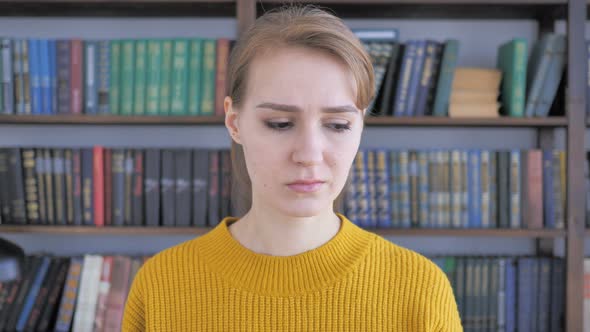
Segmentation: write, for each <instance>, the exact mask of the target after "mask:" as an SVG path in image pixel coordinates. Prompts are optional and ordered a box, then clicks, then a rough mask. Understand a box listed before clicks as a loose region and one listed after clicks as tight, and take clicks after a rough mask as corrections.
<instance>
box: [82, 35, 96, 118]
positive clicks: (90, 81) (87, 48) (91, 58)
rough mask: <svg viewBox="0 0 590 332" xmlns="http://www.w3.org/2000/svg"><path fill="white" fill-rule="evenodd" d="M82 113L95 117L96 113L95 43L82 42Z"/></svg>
mask: <svg viewBox="0 0 590 332" xmlns="http://www.w3.org/2000/svg"><path fill="white" fill-rule="evenodd" d="M83 43H84V65H83V66H84V96H85V98H84V113H85V114H93V115H96V114H97V113H98V101H97V99H98V89H97V87H96V81H97V72H96V69H97V63H98V61H97V53H98V50H97V48H98V44H97V42H95V41H84V42H83Z"/></svg>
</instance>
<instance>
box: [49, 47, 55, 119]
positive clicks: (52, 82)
mask: <svg viewBox="0 0 590 332" xmlns="http://www.w3.org/2000/svg"><path fill="white" fill-rule="evenodd" d="M49 94H50V98H49V99H50V100H51V114H57V45H56V41H55V39H50V40H49Z"/></svg>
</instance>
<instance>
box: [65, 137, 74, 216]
mask: <svg viewBox="0 0 590 332" xmlns="http://www.w3.org/2000/svg"><path fill="white" fill-rule="evenodd" d="M73 159H74V158H73V156H72V149H65V150H64V177H65V183H66V186H65V188H66V190H65V192H66V201H65V206H66V224H68V225H74V170H73V168H72V164H73Z"/></svg>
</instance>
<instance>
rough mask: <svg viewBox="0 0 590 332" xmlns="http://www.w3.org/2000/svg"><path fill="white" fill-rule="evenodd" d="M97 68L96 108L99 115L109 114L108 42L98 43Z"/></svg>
mask: <svg viewBox="0 0 590 332" xmlns="http://www.w3.org/2000/svg"><path fill="white" fill-rule="evenodd" d="M97 47H98V68H97V79H98V82H97V84H98V88H97V96H96V97H97V104H98V105H97V107H98V113H99V114H110V113H111V108H110V99H109V98H110V96H109V92H110V83H111V73H110V70H111V69H110V68H111V67H110V66H111V63H110V60H111V45H110V41H108V40H101V41H99V42H98V46H97Z"/></svg>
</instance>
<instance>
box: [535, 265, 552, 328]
mask: <svg viewBox="0 0 590 332" xmlns="http://www.w3.org/2000/svg"><path fill="white" fill-rule="evenodd" d="M538 263H539V273H538V276H539V285H538V288H537V289H538V290H539V291H538V294H539V301H538V307H537V310H536V312H537V313H538V317H537V329H536V331H539V332H549V331H550V327H551V325H550V324H549V322H550V319H549V317H550V314H551V305H550V296H551V259H550V258H548V257H542V258H539V260H538Z"/></svg>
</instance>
